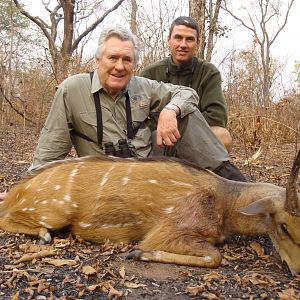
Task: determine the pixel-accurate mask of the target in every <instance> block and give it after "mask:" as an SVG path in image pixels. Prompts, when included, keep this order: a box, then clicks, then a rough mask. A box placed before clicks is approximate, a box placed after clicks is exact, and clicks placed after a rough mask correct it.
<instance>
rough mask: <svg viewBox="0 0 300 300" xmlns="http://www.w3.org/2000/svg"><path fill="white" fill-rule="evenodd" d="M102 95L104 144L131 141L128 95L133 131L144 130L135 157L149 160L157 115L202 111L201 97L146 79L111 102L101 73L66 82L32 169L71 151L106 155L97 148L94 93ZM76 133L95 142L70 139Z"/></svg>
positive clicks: (134, 145) (133, 142)
mask: <svg viewBox="0 0 300 300" xmlns="http://www.w3.org/2000/svg"><path fill="white" fill-rule="evenodd" d="M97 91H99V97H100V103H101V110H102V122H103V142H102V145H104V144H105V143H106V142H113V143H114V144H115V145H116V144H117V141H118V140H119V139H124V138H126V129H127V121H126V109H125V95H124V93H125V91H128V93H129V97H130V104H131V114H132V127H133V129H135V128H139V129H138V131H137V133H136V135H135V136H134V138H133V139H132V140H131V141H130V146H131V148H132V151H133V152H134V154H135V155H136V156H139V157H147V156H148V155H149V154H150V152H151V142H152V140H151V129H150V127H149V125H148V123H149V122H148V117H149V116H152V115H153V116H155V115H158V114H159V112H160V111H161V110H162V109H163V108H164V106H165V105H166V104H167V103H169V102H170V103H172V104H175V105H176V106H178V107H179V108H180V112H181V117H184V116H186V115H187V114H189V113H191V112H193V111H194V110H195V109H197V104H198V100H199V99H198V96H197V94H196V93H195V91H193V89H190V88H186V87H179V86H176V85H172V84H164V83H158V82H157V81H154V80H149V79H146V78H143V77H137V76H135V77H133V78H132V79H131V80H130V82H129V84H128V86H127V87H126V89H125V90H124V91H123V92H121V93H120V94H119V95H118V97H117V99H112V98H111V97H110V96H109V95H108V94H107V93H106V92H105V91H104V89H103V86H102V85H101V83H100V81H99V78H98V74H97V72H94V76H93V80H92V83H91V79H90V76H89V74H87V73H85V74H77V75H74V76H71V77H69V78H67V79H66V80H64V81H63V82H62V83H61V84H60V85H59V87H58V89H57V91H56V94H55V97H54V101H53V104H52V107H51V109H50V112H49V115H48V117H47V120H46V123H45V125H44V127H43V129H42V132H41V135H40V139H39V143H38V146H37V149H36V151H35V154H34V158H33V164H32V166H31V169H34V168H36V167H39V166H41V165H43V164H45V163H46V162H50V161H54V160H59V159H64V158H65V157H66V155H67V154H68V153H69V151H70V149H71V147H72V145H73V146H74V147H75V149H76V151H77V154H78V155H79V156H86V155H95V154H97V153H102V152H103V150H102V149H101V146H102V145H100V146H99V145H98V144H97V117H96V110H95V103H94V99H93V93H95V92H97ZM72 129H75V130H76V131H77V132H80V133H82V134H84V135H86V136H88V137H89V138H90V139H92V140H93V141H95V142H90V141H87V140H86V139H83V138H82V137H79V136H78V135H72V136H71V135H70V130H72Z"/></svg>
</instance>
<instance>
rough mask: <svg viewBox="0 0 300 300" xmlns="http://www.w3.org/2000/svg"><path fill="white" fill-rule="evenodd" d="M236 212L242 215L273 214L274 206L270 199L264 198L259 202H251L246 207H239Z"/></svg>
mask: <svg viewBox="0 0 300 300" xmlns="http://www.w3.org/2000/svg"><path fill="white" fill-rule="evenodd" d="M237 211H238V212H240V213H242V214H244V215H249V216H251V215H257V214H270V213H274V212H275V206H274V202H273V199H272V198H271V197H264V198H262V199H260V200H257V201H255V202H252V203H251V204H249V205H248V206H245V207H240V208H238V209H237Z"/></svg>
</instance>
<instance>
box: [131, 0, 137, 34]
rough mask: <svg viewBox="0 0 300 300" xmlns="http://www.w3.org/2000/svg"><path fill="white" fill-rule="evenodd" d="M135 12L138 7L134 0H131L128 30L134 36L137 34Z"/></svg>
mask: <svg viewBox="0 0 300 300" xmlns="http://www.w3.org/2000/svg"><path fill="white" fill-rule="evenodd" d="M137 10H138V5H137V2H136V0H131V18H130V29H131V31H132V32H133V33H134V34H135V35H136V34H137V19H136V17H137Z"/></svg>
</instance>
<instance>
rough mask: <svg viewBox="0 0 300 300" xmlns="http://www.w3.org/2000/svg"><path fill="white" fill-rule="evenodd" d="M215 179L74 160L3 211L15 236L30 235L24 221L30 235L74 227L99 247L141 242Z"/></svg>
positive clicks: (183, 168) (43, 174)
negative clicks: (41, 229) (168, 214)
mask: <svg viewBox="0 0 300 300" xmlns="http://www.w3.org/2000/svg"><path fill="white" fill-rule="evenodd" d="M200 176H201V181H200V180H199V177H200ZM212 178H215V180H217V177H214V176H213V175H212V174H211V173H210V172H208V171H205V170H202V169H196V168H195V167H192V166H189V165H187V164H183V163H180V162H178V161H176V160H139V161H136V160H131V159H126V160H124V159H107V158H103V157H101V158H82V159H76V160H69V161H64V162H59V163H51V164H50V165H48V166H47V167H45V168H42V169H41V170H39V171H38V172H37V174H35V175H34V176H31V177H29V178H27V179H25V180H24V181H22V182H21V183H20V184H18V185H17V186H16V187H14V188H13V189H12V190H11V191H10V192H9V194H8V195H7V197H6V199H5V201H4V203H3V205H2V208H1V211H2V214H4V215H6V216H9V222H11V226H10V227H9V230H10V231H14V232H16V231H17V232H22V230H23V232H24V229H18V230H17V229H14V228H13V223H12V222H13V220H18V222H17V223H18V224H24V225H26V226H27V227H28V228H27V231H25V233H29V234H30V233H31V234H36V230H34V229H36V228H38V227H43V226H44V227H46V228H48V229H59V228H62V227H64V226H67V225H72V228H73V232H74V231H75V233H76V234H79V235H81V236H82V238H84V239H87V240H92V241H95V242H101V241H103V240H104V239H106V238H110V239H112V240H116V241H120V240H123V241H131V240H139V239H141V238H142V237H143V236H144V234H145V233H146V232H147V231H148V230H149V229H150V228H151V227H153V224H154V223H155V222H158V221H159V220H160V218H164V217H165V214H166V212H168V210H171V209H172V208H174V205H175V204H176V203H177V202H178V201H179V202H180V201H182V199H183V198H186V197H187V196H188V195H191V194H193V193H195V191H196V190H197V189H199V185H202V189H203V190H204V189H206V188H211V186H212V182H213V181H212ZM200 182H201V183H200ZM187 217H188V216H187ZM3 222H4V221H3ZM3 222H2V223H3ZM7 222H8V221H7ZM0 227H1V223H0ZM2 228H3V225H2ZM30 228H31V229H32V232H30ZM99 228H102V229H103V231H99V230H98V229H99ZM104 229H105V230H104ZM108 229H109V230H108Z"/></svg>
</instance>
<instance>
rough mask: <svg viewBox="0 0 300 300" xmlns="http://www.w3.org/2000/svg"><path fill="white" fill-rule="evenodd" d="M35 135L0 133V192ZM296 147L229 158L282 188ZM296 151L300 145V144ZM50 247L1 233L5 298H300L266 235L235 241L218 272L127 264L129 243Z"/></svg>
mask: <svg viewBox="0 0 300 300" xmlns="http://www.w3.org/2000/svg"><path fill="white" fill-rule="evenodd" d="M37 139H38V136H37V135H36V134H35V133H34V132H33V131H32V130H27V131H26V132H24V131H16V130H14V129H10V130H3V131H0V191H4V190H7V189H9V188H10V187H11V186H13V185H14V184H15V183H16V182H17V181H18V180H19V179H20V178H21V177H22V176H24V174H25V171H26V169H27V168H28V166H29V164H30V162H31V158H32V153H33V150H34V148H35V146H36V143H37ZM296 147H297V146H295V145H291V144H289V145H277V146H273V147H265V148H263V152H262V155H261V156H260V157H259V159H258V160H256V161H254V162H252V163H251V165H250V167H249V166H247V165H243V164H244V162H245V159H246V158H247V157H250V156H252V155H253V154H254V152H255V151H254V150H251V149H249V148H248V149H247V151H246V149H245V147H243V146H237V145H235V146H234V151H233V153H232V154H231V160H232V161H233V162H234V163H235V164H236V165H237V166H239V167H240V168H241V170H242V171H243V172H244V173H245V174H246V175H247V176H248V177H249V178H251V180H253V181H264V182H270V183H275V184H277V185H280V186H284V185H285V183H286V180H287V176H288V173H289V168H290V166H291V162H292V160H293V158H294V155H295V153H296ZM298 147H299V146H298ZM54 236H55V238H54V240H53V242H52V243H51V244H50V245H47V246H40V245H38V243H37V240H36V239H35V238H33V237H28V236H24V235H15V234H9V233H7V232H3V231H1V230H0V299H14V300H17V299H39V300H42V299H166V300H169V299H173V300H175V299H300V275H298V276H295V277H293V276H292V275H291V274H290V273H289V272H288V270H287V268H286V266H285V265H284V264H282V263H281V261H280V258H279V256H278V254H277V253H276V251H275V250H274V248H273V246H272V243H271V241H270V240H269V238H268V237H241V236H235V237H232V238H230V239H229V240H227V241H226V242H225V243H224V245H223V246H222V247H220V249H221V253H222V255H223V260H222V266H221V267H220V268H218V269H215V270H212V269H204V268H193V267H183V266H176V265H171V264H158V263H144V262H136V261H131V260H126V259H125V257H126V253H127V252H128V251H129V250H130V249H131V247H132V245H123V244H112V243H106V244H101V245H99V244H92V243H88V242H84V241H80V240H77V239H75V238H74V237H71V236H70V235H69V232H68V231H66V230H65V231H61V232H56V233H55V234H54Z"/></svg>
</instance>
